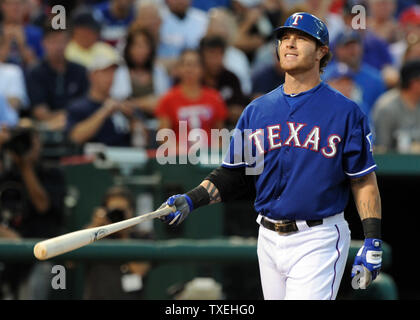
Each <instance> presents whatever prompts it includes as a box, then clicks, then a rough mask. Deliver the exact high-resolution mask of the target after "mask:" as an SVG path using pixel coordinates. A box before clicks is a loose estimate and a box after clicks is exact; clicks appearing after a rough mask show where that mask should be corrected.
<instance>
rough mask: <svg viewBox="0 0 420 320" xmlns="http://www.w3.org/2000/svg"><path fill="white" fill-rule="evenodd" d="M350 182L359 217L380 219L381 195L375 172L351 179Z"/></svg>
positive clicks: (362, 218)
mask: <svg viewBox="0 0 420 320" xmlns="http://www.w3.org/2000/svg"><path fill="white" fill-rule="evenodd" d="M350 183H351V189H352V192H353V197H354V201H355V203H356V207H357V211H358V212H359V215H360V219H361V220H364V219H367V218H376V219H381V217H382V213H381V197H380V194H379V189H378V184H377V181H376V175H375V173H374V172H372V173H370V174H368V175H366V176H363V177H361V178H356V179H351V182H350Z"/></svg>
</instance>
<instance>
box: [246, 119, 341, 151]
mask: <svg viewBox="0 0 420 320" xmlns="http://www.w3.org/2000/svg"><path fill="white" fill-rule="evenodd" d="M305 126H306V124H304V123H295V122H287V128H288V131H289V133H288V137H287V139H286V140H285V141H284V142H283V141H282V140H281V137H280V136H281V130H282V128H281V125H280V124H275V125H270V126H267V134H266V137H267V140H268V149H264V141H263V138H264V130H263V129H257V130H255V131H254V132H252V133H251V134H249V136H248V139H249V140H250V141H251V142H252V143H253V145H254V146H255V148H256V150H257V152H258V153H259V154H261V155H262V154H264V153H266V152H268V151H271V150H274V149H278V148H281V147H282V146H293V147H296V148H302V149H308V150H311V151H315V152H321V154H322V155H323V156H324V157H326V158H333V157H334V156H335V155H336V154H337V144H338V143H340V142H341V140H342V139H341V137H340V136H339V135H338V134H331V135H329V136H328V138H327V145H326V146H324V147H321V148H320V140H321V136H320V134H321V129H320V127H319V126H314V127H313V128H312V129H311V131H310V132H309V133H308V134H307V135H306V137H305V138H304V139H302V137H301V136H300V132H301V130H302V128H303V127H305Z"/></svg>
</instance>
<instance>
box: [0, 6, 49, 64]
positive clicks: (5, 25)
mask: <svg viewBox="0 0 420 320" xmlns="http://www.w3.org/2000/svg"><path fill="white" fill-rule="evenodd" d="M25 5H26V0H2V1H1V7H0V9H1V14H2V17H3V19H2V23H1V28H2V29H3V34H4V46H3V49H4V52H3V54H4V55H5V56H6V59H5V61H6V62H12V63H16V64H18V65H20V66H21V67H22V68H24V69H25V68H27V67H29V66H31V65H33V64H35V63H36V62H37V60H38V59H39V58H40V57H42V55H43V51H42V47H41V38H42V31H41V29H40V28H38V27H36V26H33V25H31V24H26V23H25V13H26V12H25Z"/></svg>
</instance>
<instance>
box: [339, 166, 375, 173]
mask: <svg viewBox="0 0 420 320" xmlns="http://www.w3.org/2000/svg"><path fill="white" fill-rule="evenodd" d="M375 167H376V164H374V165H373V166H371V167H369V168H367V169H365V170H363V171H360V172H356V173H347V172H344V173H345V174H346V175H348V176H357V175H358V174H362V173H365V172H366V171H369V170H370V169H372V168H375Z"/></svg>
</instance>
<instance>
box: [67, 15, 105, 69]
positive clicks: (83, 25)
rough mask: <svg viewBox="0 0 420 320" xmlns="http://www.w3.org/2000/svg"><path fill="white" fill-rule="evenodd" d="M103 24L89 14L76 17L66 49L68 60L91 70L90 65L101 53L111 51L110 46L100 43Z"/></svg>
mask: <svg viewBox="0 0 420 320" xmlns="http://www.w3.org/2000/svg"><path fill="white" fill-rule="evenodd" d="M100 33H101V24H100V23H99V22H98V21H97V20H96V19H95V18H94V17H93V15H92V14H91V13H89V12H82V13H78V14H76V15H75V17H74V18H73V21H72V35H71V40H70V42H69V44H68V45H67V47H66V51H65V56H66V59H67V60H69V61H72V62H74V63H78V64H81V65H82V66H84V67H86V68H89V64H91V62H92V61H93V60H94V59H95V57H96V56H98V55H100V52H101V51H104V50H107V51H110V49H111V48H113V47H112V46H111V45H110V44H108V43H106V42H103V41H100Z"/></svg>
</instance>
